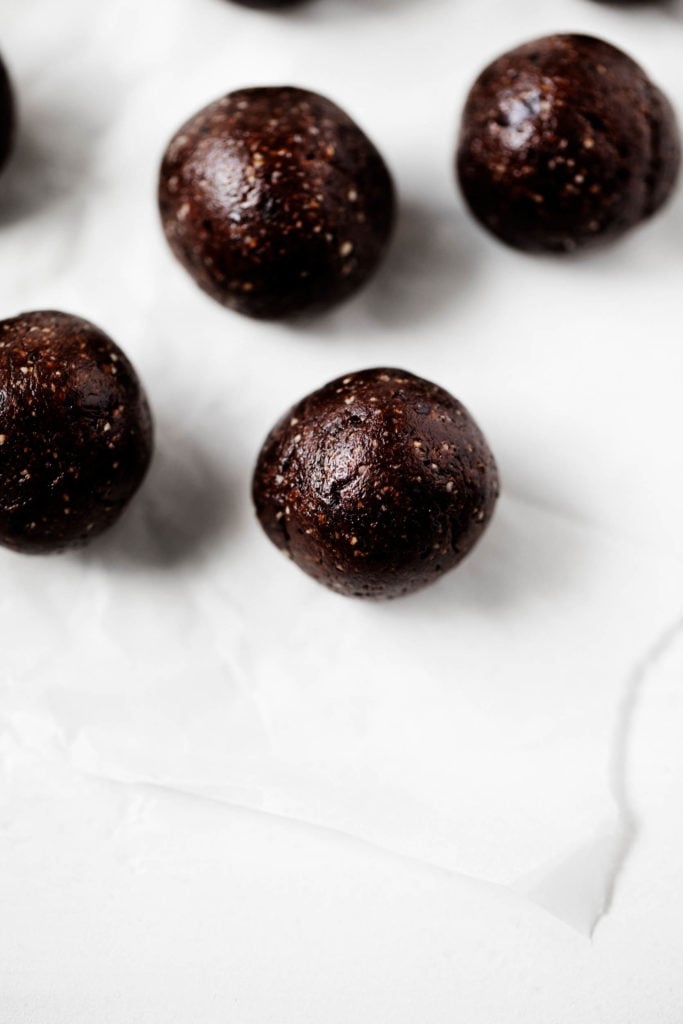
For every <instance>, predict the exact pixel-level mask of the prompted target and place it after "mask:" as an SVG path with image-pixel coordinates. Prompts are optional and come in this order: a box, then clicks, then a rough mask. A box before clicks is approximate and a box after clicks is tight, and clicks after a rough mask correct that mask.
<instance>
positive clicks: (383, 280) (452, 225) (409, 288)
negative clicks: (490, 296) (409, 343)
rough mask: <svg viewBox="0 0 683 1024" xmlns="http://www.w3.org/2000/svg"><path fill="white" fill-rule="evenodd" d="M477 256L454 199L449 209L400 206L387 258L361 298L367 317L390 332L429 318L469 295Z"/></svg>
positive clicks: (411, 204) (471, 232)
mask: <svg viewBox="0 0 683 1024" xmlns="http://www.w3.org/2000/svg"><path fill="white" fill-rule="evenodd" d="M480 251H481V249H480V245H479V239H478V238H477V236H476V233H475V231H474V230H473V227H472V225H471V224H470V223H468V221H467V219H466V217H465V215H464V214H461V213H459V212H458V209H457V206H456V203H455V200H454V201H453V203H452V204H450V205H448V206H446V205H444V206H427V205H425V204H424V203H419V202H416V201H415V200H412V201H408V202H404V203H403V204H402V205H401V208H400V213H399V221H398V225H397V228H396V233H395V236H394V239H393V241H392V243H391V248H390V250H389V253H388V255H387V258H386V260H385V261H384V263H383V264H382V266H381V267H380V269H379V271H378V272H377V274H376V276H375V278H374V280H373V281H372V282H371V283H370V284H369V286H368V288H367V291H366V292H365V294H364V300H365V304H366V308H367V310H368V312H369V314H370V315H371V316H372V317H373V319H374V320H376V321H377V322H378V323H380V324H385V325H387V326H390V327H394V326H411V325H417V324H420V323H422V322H424V321H427V320H431V319H433V318H434V316H435V315H437V314H438V313H439V312H440V311H441V310H444V309H447V308H449V307H450V306H452V305H453V304H454V303H455V302H457V300H458V297H459V296H462V295H463V293H465V292H467V291H468V289H469V288H470V285H471V284H472V281H473V279H474V277H475V275H476V273H477V268H478V263H479V255H480Z"/></svg>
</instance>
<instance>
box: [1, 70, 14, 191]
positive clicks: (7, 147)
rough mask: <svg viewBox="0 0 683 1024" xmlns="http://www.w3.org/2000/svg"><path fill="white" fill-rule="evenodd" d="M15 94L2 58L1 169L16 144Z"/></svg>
mask: <svg viewBox="0 0 683 1024" xmlns="http://www.w3.org/2000/svg"><path fill="white" fill-rule="evenodd" d="M14 121H15V114H14V96H13V93H12V86H11V84H10V80H9V75H8V74H7V68H6V67H5V65H4V63H3V61H2V58H0V171H1V170H2V169H3V167H4V166H5V164H6V163H7V159H8V157H9V155H10V153H11V151H12V146H13V145H14Z"/></svg>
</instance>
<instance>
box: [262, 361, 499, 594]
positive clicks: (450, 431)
mask: <svg viewBox="0 0 683 1024" xmlns="http://www.w3.org/2000/svg"><path fill="white" fill-rule="evenodd" d="M497 496H498V473H497V470H496V464H495V462H494V459H493V455H492V454H491V452H490V450H489V447H488V445H487V443H486V440H485V439H484V437H483V435H482V433H481V431H480V430H479V428H478V426H477V424H476V423H475V422H474V420H473V419H472V417H471V416H470V414H469V413H468V412H467V410H466V409H465V408H464V406H462V405H461V404H460V402H458V401H457V399H455V398H453V396H452V395H450V394H449V393H448V392H447V391H444V390H443V388H440V387H438V386H437V385H436V384H432V383H430V382H429V381H427V380H423V379H422V378H421V377H416V376H414V375H413V374H412V373H407V372H406V371H405V370H395V369H384V368H380V369H373V370H365V371H363V372H361V373H352V374H349V375H348V376H346V377H340V378H339V379H338V380H333V381H332V382H331V383H329V384H327V385H326V386H325V387H323V388H321V389H320V390H319V391H315V392H313V394H311V395H308V396H307V397H306V398H304V399H303V400H302V401H301V402H299V403H298V404H297V405H295V406H294V408H293V409H291V410H290V411H289V412H288V413H287V414H286V415H285V416H284V417H283V418H282V419H281V420H280V422H279V423H278V424H277V425H276V426H275V427H274V428H273V430H272V431H271V432H270V434H269V436H268V438H267V439H266V442H265V444H264V445H263V448H262V450H261V453H260V455H259V458H258V462H257V465H256V470H255V473H254V480H253V498H254V504H255V506H256V512H257V515H258V518H259V520H260V522H261V525H262V527H263V529H264V530H265V532H266V534H267V535H268V537H269V538H270V540H271V541H272V542H273V544H275V545H276V547H278V548H280V549H281V550H282V551H284V552H285V553H286V554H287V555H289V557H290V558H291V559H292V560H293V561H294V562H295V563H296V564H297V565H298V566H299V567H300V568H301V569H303V570H304V572H306V573H308V574H309V575H310V576H312V577H313V578H314V579H316V580H318V582H320V583H324V584H325V586H327V587H330V588H331V589H332V590H335V591H337V592H338V593H340V594H346V595H352V596H356V597H371V598H393V597H399V596H401V595H403V594H409V593H411V592H413V591H415V590H418V589H420V588H421V587H423V586H425V585H426V584H428V583H431V582H432V581H434V580H436V579H438V578H439V577H440V576H441V575H442V574H443V573H445V572H447V571H448V570H449V569H452V568H453V567H454V566H456V565H457V564H458V563H459V562H460V561H461V560H462V559H463V558H464V557H465V555H467V554H468V552H469V551H471V549H472V548H473V547H474V545H475V544H476V542H477V541H478V539H479V537H480V536H481V535H482V533H483V532H484V530H485V529H486V526H487V524H488V522H489V520H490V518H491V515H492V513H493V508H494V505H495V502H496V498H497Z"/></svg>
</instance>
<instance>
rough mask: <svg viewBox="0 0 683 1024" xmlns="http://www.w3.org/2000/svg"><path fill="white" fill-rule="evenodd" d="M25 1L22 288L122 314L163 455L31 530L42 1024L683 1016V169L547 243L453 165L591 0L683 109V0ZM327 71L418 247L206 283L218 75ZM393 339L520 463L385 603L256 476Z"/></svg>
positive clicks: (13, 768)
mask: <svg viewBox="0 0 683 1024" xmlns="http://www.w3.org/2000/svg"><path fill="white" fill-rule="evenodd" d="M2 24H3V38H2V43H1V45H2V51H3V54H4V56H5V57H6V59H7V61H8V63H9V65H10V67H11V69H12V72H13V76H14V78H15V80H16V83H17V86H18V90H19V95H20V101H21V113H22V138H21V140H20V146H19V150H18V153H17V156H16V158H15V161H14V163H13V165H12V167H11V169H10V170H9V171H8V173H7V176H6V177H4V178H3V180H2V183H1V185H0V219H1V221H2V228H1V230H0V267H2V275H0V301H1V305H0V315H2V316H5V315H13V314H14V313H16V312H18V311H19V310H20V309H22V308H23V309H28V308H49V307H56V308H63V309H67V310H70V311H73V312H77V313H80V314H82V315H84V316H87V317H90V318H91V319H92V320H94V321H95V322H97V323H98V324H100V325H101V326H102V327H104V328H105V329H107V330H108V331H109V332H110V333H111V334H112V336H113V337H114V338H115V339H116V340H117V341H118V342H119V343H120V344H121V345H122V346H123V347H124V348H125V349H126V350H127V351H128V352H129V354H130V355H131V357H132V358H133V360H134V362H135V363H136V364H137V366H138V368H139V369H140V371H141V373H142V375H143V377H144V378H145V380H146V382H147V384H148V387H149V390H150V393H151V398H152V402H153V405H154V408H155V412H156V417H157V423H158V455H157V459H156V461H155V465H154V468H153V471H152V473H151V475H150V479H149V481H148V483H147V485H146V487H145V490H144V491H143V493H142V494H141V495H140V497H139V499H138V501H137V502H136V504H135V506H134V507H133V508H132V509H131V511H130V514H129V515H128V516H127V517H126V518H125V520H124V521H123V522H122V523H121V525H120V527H118V528H117V529H116V530H114V531H113V532H112V533H111V534H110V536H109V537H108V538H106V539H105V540H103V541H102V543H101V544H98V545H96V546H95V547H93V548H92V549H91V550H90V551H89V552H88V553H87V554H84V555H80V556H76V557H73V556H69V557H68V558H63V559H55V560H47V561H45V560H29V561H26V560H24V559H20V558H17V557H16V556H13V555H9V554H5V555H3V556H2V558H1V559H0V563H1V566H2V574H3V580H4V585H3V588H2V594H1V596H0V612H1V623H2V634H1V635H2V644H3V662H2V668H1V669H0V786H1V789H0V800H1V802H0V866H1V868H2V870H0V907H1V908H2V914H1V915H0V921H1V922H2V923H1V924H0V1022H2V1024H5V1022H7V1024H10V1022H11V1024H15V1022H20V1024H24V1022H28V1024H35V1022H38V1021H40V1022H41V1024H42V1022H47V1024H58V1022H61V1021H69V1024H78V1022H80V1021H84V1022H85V1021H86V1020H87V1021H92V1020H93V1019H96V1020H98V1021H100V1020H101V1021H111V1022H113V1024H119V1022H121V1024H123V1022H124V1021H125V1022H130V1021H131V1020H135V1021H136V1022H137V1021H141V1022H143V1024H146V1022H148V1021H149V1022H153V1021H159V1022H162V1021H163V1022H164V1024H169V1022H174V1021H178V1022H181V1021H183V1022H184V1021H189V1020H195V1019H198V1018H201V1019H203V1020H205V1021H208V1022H213V1021H214V1020H215V1021H222V1020H225V1019H230V1020H231V1021H240V1022H242V1021H243V1022H251V1021H254V1022H256V1021H258V1022H260V1024H262V1022H263V1021H271V1020H272V1021H273V1022H277V1024H283V1022H287V1024H309V1022H310V1024H313V1022H316V1024H317V1022H318V1021H319V1020H320V1018H321V1017H322V1016H323V1015H324V1016H325V1017H326V1019H329V1020H331V1021H336V1020H338V1021H340V1022H341V1021H348V1020H350V1019H354V1020H358V1021H360V1022H361V1024H362V1022H364V1021H366V1020H367V1021H368V1022H370V1021H373V1024H374V1022H376V1021H378V1020H379V1021H384V1020H387V1021H389V1020H391V1021H392V1024H394V1022H401V1021H406V1024H407V1022H409V1021H410V1022H414V1021H415V1020H417V1019H420V1020H424V1021H426V1022H428V1024H438V1022H442V1021H443V1022H444V1024H445V1022H446V1021H449V1022H450V1021H452V1020H453V1019H454V1018H455V1017H456V1016H457V1017H458V1018H460V1017H462V1018H463V1019H466V1020H467V1021H468V1024H479V1022H481V1024H484V1022H487V1024H490V1022H491V1021H496V1022H498V1021H501V1022H505V1024H507V1022H511V1024H514V1022H515V1021H520V1022H522V1021H523V1022H524V1024H534V1022H536V1021H538V1022H539V1024H541V1022H543V1024H548V1021H550V1020H552V1021H554V1022H558V1024H563V1022H564V1021H567V1022H569V1021H572V1024H575V1022H576V1021H577V1020H578V1021H581V1022H582V1024H585V1022H592V1021H595V1024H598V1022H599V1024H613V1022H614V1024H617V1022H619V1024H622V1022H630V1021H633V1022H634V1024H635V1022H636V1021H638V1022H639V1024H642V1022H643V1021H649V1020H653V1021H654V1020H656V1021H657V1022H658V1024H669V1022H670V1024H680V1020H681V1016H682V1015H683V982H681V981H680V971H679V969H678V966H677V965H678V964H680V958H681V953H682V952H683V949H682V946H683V929H682V928H681V926H680V924H679V919H680V917H681V910H682V909H683V907H682V904H683V894H682V893H681V888H680V884H679V880H678V876H679V865H680V861H681V855H682V854H683V826H681V825H680V822H679V814H678V808H679V807H680V804H681V795H682V790H683V782H681V781H680V780H681V777H682V776H681V753H680V751H679V749H678V748H679V744H678V736H680V733H681V725H682V724H683V704H682V700H683V698H682V697H681V693H680V681H681V675H682V670H683V640H682V639H681V636H680V633H681V630H680V629H679V619H680V615H681V611H682V610H683V593H682V591H683V587H682V586H681V582H680V580H681V564H682V559H683V545H682V544H681V540H680V522H681V521H682V518H683V483H682V482H681V474H680V454H679V447H680V442H679V438H680V437H681V436H683V406H682V405H681V403H680V398H679V393H680V383H679V382H680V380H681V377H682V375H683V374H682V371H683V346H682V345H681V340H682V339H681V329H680V322H679V317H680V295H681V276H682V271H683V243H682V242H681V238H682V237H683V231H682V230H681V229H682V228H683V201H682V197H681V193H680V192H679V194H678V195H677V197H676V199H675V201H674V202H673V203H672V204H671V205H670V207H669V208H668V209H667V210H666V211H665V212H664V213H663V215H662V216H660V217H659V218H657V219H656V220H655V221H653V222H652V223H651V224H649V225H647V226H646V227H644V228H643V229H642V230H640V231H638V232H635V233H634V234H633V235H632V236H630V237H629V238H628V239H626V240H624V241H623V242H622V243H621V244H619V245H618V246H615V247H612V248H610V249H609V250H605V251H603V252H599V253H596V254H594V255H591V256H588V257H586V258H582V259H571V260H558V261H555V260H530V259H527V258H525V257H522V256H520V255H518V254H515V253H511V252H508V251H506V250H504V249H502V248H501V247H499V246H498V245H497V244H496V243H495V242H494V241H492V240H491V239H489V238H488V237H487V236H485V235H484V234H483V232H481V231H480V230H479V229H478V228H477V227H476V226H475V225H474V224H473V223H472V222H471V221H470V220H469V219H468V217H467V215H466V213H465V211H464V209H463V204H462V201H461V200H460V198H459V197H458V196H457V194H456V192H455V189H454V185H453V181H452V171H451V163H452V150H453V145H454V135H455V126H456V122H457V115H458V111H459V108H460V105H461V103H462V101H463V98H464V95H465V91H466V89H467V87H468V84H469V83H470V81H471V80H472V78H473V76H474V75H475V74H476V72H477V71H478V70H479V68H480V67H481V66H482V65H483V64H484V63H486V61H487V60H488V59H490V58H491V57H493V56H495V54H496V53H497V52H499V51H501V50H503V49H506V48H507V47H509V46H511V45H513V44H515V43H517V42H519V41H522V40H524V39H525V38H531V37H533V36H535V35H541V34H544V33H546V32H549V31H557V30H580V31H587V32H593V33H595V34H600V35H603V36H604V37H605V38H607V39H610V40H611V41H613V42H615V43H618V44H620V45H622V46H624V47H625V48H626V49H628V50H629V51H630V52H631V53H632V54H633V55H634V56H636V57H637V58H638V59H640V60H641V61H642V63H643V64H644V65H645V66H646V67H647V68H648V69H649V70H650V71H651V72H652V74H653V77H654V78H655V79H656V80H657V81H658V82H659V83H660V84H661V85H662V86H663V87H664V88H665V89H666V90H667V91H668V92H669V94H670V95H671V97H672V99H673V100H674V102H675V103H676V105H677V107H678V109H679V111H683V75H682V73H681V63H680V48H681V43H682V42H683V11H682V9H681V8H680V5H678V6H677V5H676V4H673V5H669V6H660V5H657V4H650V5H647V6H643V7H635V8H631V7H628V8H626V7H625V6H623V5H622V6H619V7H618V6H616V5H615V6H613V7H609V6H605V5H602V4H597V3H591V2H590V0H558V2H557V3H556V4H554V5H552V7H549V5H547V4H545V5H541V4H537V3H532V2H530V0H520V2H518V3H514V4H512V3H510V2H507V3H501V2H495V0H457V2H456V0H393V2H391V0H384V2H380V0H374V2H372V0H365V2H361V0H311V2H310V4H308V5H306V6H302V7H301V8H299V9H298V10H297V11H295V12H292V13H290V14H287V15H272V14H271V15H267V14H263V13H258V12H253V11H248V10H245V9H240V8H238V7H236V6H232V5H231V4H229V3H227V2H226V0H168V2H165V3H164V4H161V2H160V0H148V2H145V3H141V2H140V0H114V2H111V3H109V4H108V5H106V6H102V5H97V6H93V5H92V4H91V3H89V2H86V0H60V4H59V5H55V4H53V3H49V2H48V0H40V2H36V3H35V4H33V5H31V8H30V9H29V8H28V6H27V5H26V4H25V3H23V2H22V0H5V2H4V4H3V15H2ZM285 81H289V82H294V83H296V84H301V85H305V86H308V87H311V88H315V89H318V90H319V91H322V92H324V93H327V94H328V95H329V96H330V97H331V98H333V99H335V100H336V101H337V102H339V103H341V104H342V105H343V106H345V107H346V108H347V109H348V110H349V112H350V113H352V114H353V115H354V116H355V117H356V118H357V119H358V120H359V121H360V122H361V123H362V124H363V126H364V127H365V128H366V129H367V130H368V132H369V133H370V134H371V135H372V136H373V138H374V139H375V140H376V141H377V143H378V145H379V146H380V147H381V148H382V150H383V151H384V153H385V155H386V156H387V159H388V161H389V163H390V164H391V167H392V169H393V171H394V173H395V176H396V178H397V183H398V186H399V191H400V194H401V197H402V201H401V209H402V213H401V219H400V223H399V227H398V231H397V237H396V240H395V243H394V246H393V248H392V251H391V253H390V255H389V258H388V260H387V263H386V265H385V266H384V268H383V269H382V271H381V272H380V274H379V275H378V277H377V279H376V280H375V281H374V282H373V283H372V285H371V286H370V287H369V288H368V289H367V290H366V291H365V292H363V293H362V294H361V295H359V296H358V297H357V298H356V299H354V300H353V302H351V303H349V304H348V305H347V306H345V307H344V308H342V309H340V310H338V311H336V312H335V313H334V314H332V315H331V316H329V317H327V318H325V319H323V320H320V321H316V322H315V323H312V324H310V325H308V326H307V327H306V328H305V329H302V330H299V331H295V330H293V329H292V328H283V327H278V326H276V325H262V324H252V323H250V322H248V321H245V320H244V319H241V318H239V317H237V316H234V315H232V314H230V313H227V312H226V311H224V310H222V309H220V308H219V307H218V306H215V305H214V304H212V303H211V302H210V301H209V300H208V299H206V298H204V297H203V296H202V295H201V294H200V293H199V292H198V291H197V290H196V289H195V287H194V286H193V284H192V282H190V281H189V279H188V278H187V277H186V275H185V274H184V273H183V271H182V270H181V269H180V268H179V267H177V266H176V265H175V264H174V262H173V261H172V258H171V256H170V255H169V253H168V252H167V251H166V248H165V245H164V242H163V239H162V237H161V234H160V231H159V227H158V223H157V214H156V209H155V205H154V181H155V176H156V170H157V165H158V160H159V156H160V153H161V150H162V149H163V146H164V144H165V142H166V140H167V138H168V137H169V136H170V134H171V133H172V132H173V131H174V130H175V128H176V127H177V126H178V124H179V123H180V122H181V121H182V120H183V119H184V118H185V117H186V116H187V115H189V114H190V113H192V112H193V111H194V110H195V109H196V108H198V107H199V106H200V105H202V104H203V103H205V102H207V101H209V100H211V99H213V98H215V97H216V96H218V95H220V94H221V93H224V92H226V91H229V90H230V89H231V88H234V87H237V86H241V85H246V84H262V83H266V82H281V83H282V82H285ZM379 363H388V364H390V365H399V366H400V365H404V366H405V367H406V368H408V369H411V370H413V371H415V372H418V373H421V374H423V375H425V376H428V377H431V378H433V379H435V380H438V381H439V382H440V383H442V384H443V385H444V386H446V387H448V388H449V389H450V390H452V391H453V392H454V393H456V394H457V395H458V397H460V398H461V399H462V400H463V401H464V402H465V404H467V405H468V406H469V407H470V408H471V410H472V411H473V412H474V414H475V415H476V417H477V419H478V420H479V421H480V423H481V425H482V427H483V429H484V430H485V432H486V433H487V435H488V437H489V440H490V442H491V445H492V447H493V449H494V451H495V452H496V455H497V457H498V460H499V463H500V466H501V472H502V476H503V482H504V495H503V498H502V500H501V503H500V507H499V512H498V515H497V517H496V521H495V523H494V525H493V527H492V528H491V530H490V532H489V534H488V535H487V537H486V538H485V539H484V541H483V542H482V544H481V546H480V548H479V549H478V551H477V552H476V553H475V555H473V556H472V558H471V560H469V561H468V563H467V564H466V565H465V566H463V568H462V569H461V570H459V571H458V572H457V573H455V574H453V575H452V576H451V577H450V578H449V579H447V580H444V581H443V583H441V584H439V585H438V586H437V587H434V588H433V589H432V590H431V591H430V592H425V593H424V595H418V596H416V597H415V598H412V599H409V600H406V601H405V602H401V603H396V604H394V605H392V606H391V607H390V608H382V609H375V608H367V607H366V606H363V605H356V604H353V603H351V602H343V601H341V600H340V599H338V598H336V597H334V595H328V594H327V593H325V592H324V591H321V590H320V589H318V588H316V587H315V585H314V584H312V583H310V582H309V581H308V580H306V579H304V578H303V577H301V576H300V574H298V573H296V572H295V571H294V569H293V568H292V567H291V566H289V565H288V564H287V563H285V562H284V560H281V559H279V558H278V557H277V555H276V553H275V552H274V550H271V548H270V547H269V546H268V545H267V543H266V542H265V541H264V540H263V538H262V537H261V536H260V534H259V531H258V528H257V527H256V525H255V524H254V522H253V517H252V514H251V510H250V508H249V499H248V481H249V473H250V469H251V465H252V462H253V459H254V457H255V453H256V450H257V448H258V445H259V444H260V441H261V439H262V437H263V435H264V434H265V433H266V431H267V430H268V428H269V427H270V425H271V423H272V422H273V420H274V419H275V418H276V417H277V416H278V415H279V414H280V413H281V412H282V411H283V410H284V409H285V408H286V407H287V406H288V405H289V404H290V403H291V402H292V401H294V400H295V399H296V398H297V397H299V396H300V395H301V394H302V393H304V392H305V391H306V390H308V389H311V388H313V387H316V386H318V385H319V384H321V383H323V382H324V381H325V380H327V379H329V378H330V377H332V376H334V375H336V374H338V373H343V372H345V371H348V370H350V369H354V368H360V367H362V366H369V365H373V364H375V365H376V364H379ZM264 635H267V637H268V638H269V642H268V643H264V640H263V637H264ZM226 801H227V802H226ZM231 804H240V805H242V809H237V808H236V807H234V806H231ZM246 808H251V809H246ZM254 808H258V809H261V810H266V811H270V812H271V815H270V816H269V815H266V814H262V813H255V812H254ZM283 815H285V816H289V817H291V818H297V819H300V820H303V821H304V822H309V824H308V825H307V824H300V823H299V824H296V823H294V822H292V821H287V820H285V819H284V818H283V817H282V816H283ZM310 823H314V824H316V825H318V826H319V827H318V828H315V827H312V825H311V824H310ZM330 829H336V830H338V831H343V832H346V833H347V834H348V835H349V836H355V837H356V838H348V837H347V838H344V837H343V836H341V835H339V834H338V832H337V833H335V832H332V831H329V830H330ZM359 837H360V839H364V840H368V841H369V843H368V842H359V841H358V839H359ZM370 844H374V845H370ZM378 847H385V848H386V850H389V851H394V852H393V853H390V852H382V850H380V849H379V848H378ZM397 854H402V855H404V856H403V857H401V856H399V855H397ZM444 869H447V870H444ZM548 910H549V911H550V912H551V913H550V914H549V913H547V911H548ZM592 929H593V931H592V938H591V937H589V936H590V934H591V930H592Z"/></svg>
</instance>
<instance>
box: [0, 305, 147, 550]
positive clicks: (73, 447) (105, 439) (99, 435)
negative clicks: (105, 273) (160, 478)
mask: <svg viewBox="0 0 683 1024" xmlns="http://www.w3.org/2000/svg"><path fill="white" fill-rule="evenodd" d="M151 452H152V424H151V418H150V412H149V407H148V405H147V400H146V398H145V394H144V391H143V389H142V387H141V385H140V382H139V380H138V378H137V376H136V373H135V370H134V369H133V367H132V366H131V364H130V363H129V362H128V360H127V359H126V357H125V355H124V354H123V352H122V351H121V349H120V348H118V347H117V346H116V345H115V344H114V342H113V341H112V340H111V339H110V338H108V337H107V335H106V334H104V333H103V332H102V331H100V330H98V328H97V327H94V326H93V325H92V324H90V323H87V321H85V320H81V319H80V318H79V317H76V316H69V315H67V314H66V313H55V312H39V313H24V314H22V315H21V316H17V317H14V318H13V319H11V320H3V321H2V322H0V543H1V544H4V545H5V546H7V547H9V548H13V549H14V550H16V551H25V552H29V553H33V552H36V553H43V552H50V551H61V550H64V549H65V548H71V547H78V546H80V545H82V544H85V543H86V542H87V541H89V540H91V539H92V538H93V537H95V536H97V534H99V533H102V531H103V530H106V529H107V527H109V526H111V524H112V523H113V522H114V521H115V520H116V519H117V518H118V516H119V515H120V514H121V512H122V511H123V509H124V508H125V506H126V505H127V504H128V502H129V500H130V499H131V497H132V496H133V494H134V493H135V491H136V490H137V489H138V487H139V486H140V483H141V482H142V479H143V477H144V475H145V472H146V470H147V467H148V465H149V461H150V457H151Z"/></svg>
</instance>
